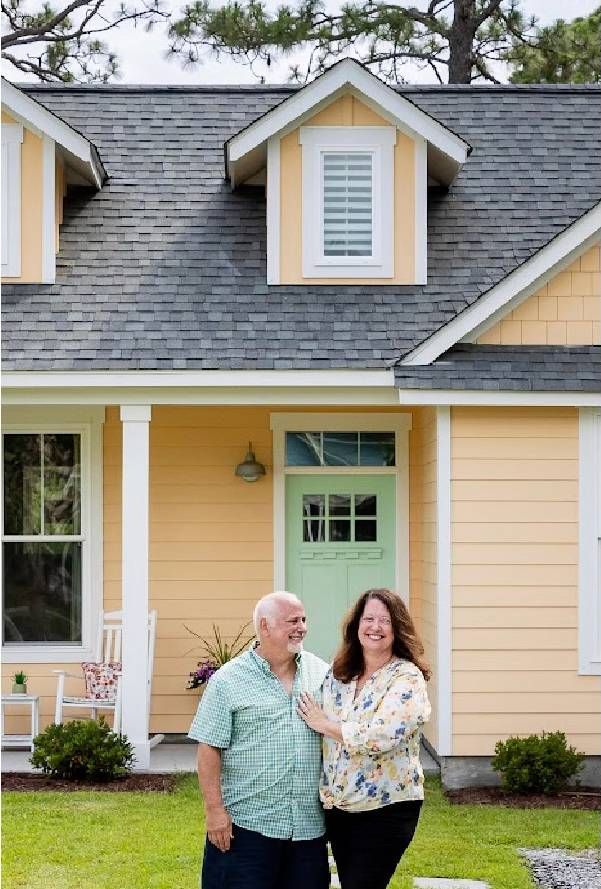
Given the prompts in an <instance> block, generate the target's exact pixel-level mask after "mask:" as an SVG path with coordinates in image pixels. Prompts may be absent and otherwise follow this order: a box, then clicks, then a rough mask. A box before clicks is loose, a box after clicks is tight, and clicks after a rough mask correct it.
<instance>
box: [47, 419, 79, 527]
mask: <svg viewBox="0 0 601 889" xmlns="http://www.w3.org/2000/svg"><path fill="white" fill-rule="evenodd" d="M80 472H81V460H80V454H79V435H73V434H65V435H44V533H45V534H79V533H80V530H81V519H80V500H81V495H80Z"/></svg>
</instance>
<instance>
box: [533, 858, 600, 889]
mask: <svg viewBox="0 0 601 889" xmlns="http://www.w3.org/2000/svg"><path fill="white" fill-rule="evenodd" d="M519 851H520V854H521V855H523V856H524V857H525V858H527V859H528V862H529V864H530V869H531V871H532V875H533V876H534V879H535V880H536V882H537V883H538V885H539V886H542V887H544V889H601V854H600V852H599V850H596V849H590V850H588V851H587V852H578V853H574V852H571V853H570V852H566V851H565V849H520V850H519Z"/></svg>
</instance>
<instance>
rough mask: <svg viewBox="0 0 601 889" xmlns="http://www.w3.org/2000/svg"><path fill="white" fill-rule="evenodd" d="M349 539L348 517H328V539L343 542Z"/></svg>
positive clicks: (349, 523)
mask: <svg viewBox="0 0 601 889" xmlns="http://www.w3.org/2000/svg"><path fill="white" fill-rule="evenodd" d="M350 539H351V522H350V519H330V540H331V541H338V542H343V543H345V542H347V541H349V540H350Z"/></svg>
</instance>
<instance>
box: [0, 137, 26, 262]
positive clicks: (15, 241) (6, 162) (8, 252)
mask: <svg viewBox="0 0 601 889" xmlns="http://www.w3.org/2000/svg"><path fill="white" fill-rule="evenodd" d="M22 142H23V127H22V126H21V124H9V123H3V124H2V223H1V232H0V234H1V238H2V276H3V277H6V278H18V277H19V276H20V275H21V144H22Z"/></svg>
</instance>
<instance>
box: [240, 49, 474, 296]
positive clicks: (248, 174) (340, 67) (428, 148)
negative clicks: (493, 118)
mask: <svg viewBox="0 0 601 889" xmlns="http://www.w3.org/2000/svg"><path fill="white" fill-rule="evenodd" d="M225 148H226V175H227V177H228V178H229V180H230V183H231V186H232V188H234V189H235V188H237V187H239V186H240V185H243V184H247V183H248V184H256V183H260V182H265V183H266V196H267V283H268V284H311V285H319V284H324V285H325V284H329V285H331V284H353V283H362V284H426V283H427V280H426V279H427V200H428V185H439V186H445V187H448V186H450V185H451V183H452V182H453V179H454V178H455V176H456V175H457V173H458V171H459V170H460V168H461V166H462V164H463V163H465V161H466V160H467V157H468V154H469V151H470V147H469V145H468V144H467V143H466V142H465V141H464V140H463V139H461V138H460V137H459V136H457V135H456V134H455V133H453V132H452V131H451V130H449V129H448V128H447V127H445V126H443V125H442V124H440V123H439V122H438V121H436V120H435V119H434V118H433V117H431V116H430V115H428V114H426V113H425V112H424V111H422V110H421V109H420V108H418V107H417V106H416V105H414V104H413V103H412V102H410V101H409V100H408V99H406V98H404V97H402V96H400V95H399V94H398V93H397V92H396V91H395V90H394V89H392V88H391V87H389V86H387V85H386V84H384V83H383V82H382V81H381V80H379V79H378V78H377V77H375V76H374V75H373V74H371V73H370V72H369V71H367V70H366V69H365V68H363V66H361V65H360V64H359V63H358V62H355V61H353V60H351V59H345V60H344V61H342V62H339V63H338V64H337V65H334V66H333V67H332V68H330V69H329V70H328V71H327V72H326V73H325V74H323V75H321V77H319V78H317V79H316V80H314V81H313V82H312V83H310V84H309V85H308V86H306V87H303V88H302V89H300V90H299V91H298V92H296V93H295V94H293V95H292V96H290V97H289V98H288V99H286V100H284V101H283V102H282V103H281V104H280V105H278V106H277V107H275V108H274V109H272V110H271V111H269V112H268V113H267V114H264V115H263V116H262V117H260V118H259V119H258V120H256V121H255V122H254V123H252V124H251V125H250V126H248V127H246V128H245V129H244V130H242V131H241V132H239V133H237V134H236V135H235V136H233V137H232V138H231V139H230V140H229V141H228V142H227V143H226V146H225Z"/></svg>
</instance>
